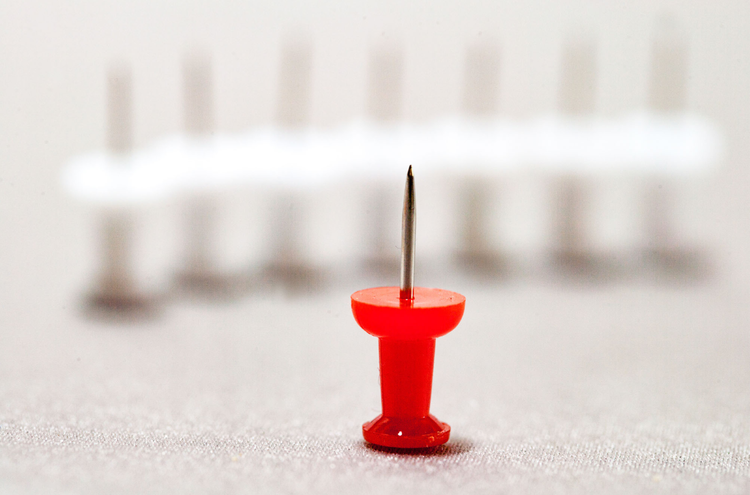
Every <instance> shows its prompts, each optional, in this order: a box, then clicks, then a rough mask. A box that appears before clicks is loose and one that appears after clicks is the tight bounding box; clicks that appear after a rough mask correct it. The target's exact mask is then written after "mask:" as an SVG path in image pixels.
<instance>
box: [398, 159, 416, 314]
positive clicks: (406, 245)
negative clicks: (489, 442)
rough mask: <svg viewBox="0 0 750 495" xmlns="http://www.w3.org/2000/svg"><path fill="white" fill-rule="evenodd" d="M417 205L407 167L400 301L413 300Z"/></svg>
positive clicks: (402, 232) (410, 173)
mask: <svg viewBox="0 0 750 495" xmlns="http://www.w3.org/2000/svg"><path fill="white" fill-rule="evenodd" d="M416 234H417V204H416V201H415V198H414V175H413V174H412V171H411V165H409V171H408V172H407V173H406V187H405V188H404V210H403V213H402V216H401V291H400V293H399V298H400V299H402V300H412V299H414V250H415V246H416V242H417V235H416Z"/></svg>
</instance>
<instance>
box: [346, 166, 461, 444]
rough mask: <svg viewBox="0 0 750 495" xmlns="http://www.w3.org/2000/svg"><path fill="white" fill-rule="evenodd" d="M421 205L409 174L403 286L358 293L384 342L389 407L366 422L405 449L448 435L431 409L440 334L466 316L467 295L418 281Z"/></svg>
mask: <svg viewBox="0 0 750 495" xmlns="http://www.w3.org/2000/svg"><path fill="white" fill-rule="evenodd" d="M415 233H416V208H415V201H414V176H413V175H412V170H411V167H409V172H408V174H407V181H406V192H405V194H404V215H403V222H402V239H401V286H400V287H377V288H373V289H365V290H361V291H357V292H355V293H354V294H352V313H353V314H354V319H355V320H356V321H357V323H358V324H359V326H361V327H362V328H363V329H364V330H365V331H366V332H367V333H369V334H370V335H374V336H375V337H378V339H380V340H379V342H380V345H379V351H380V392H381V399H382V404H383V413H382V414H380V415H379V416H378V417H377V418H375V419H374V420H372V421H370V422H369V423H365V424H364V425H363V426H362V433H363V435H364V437H365V440H367V441H368V442H370V443H373V444H375V445H381V446H384V447H395V448H403V449H414V448H425V447H435V446H438V445H442V444H444V443H445V442H447V441H448V438H449V436H450V430H451V429H450V426H448V425H447V424H446V423H442V422H440V421H439V420H438V419H437V418H435V416H433V415H432V414H430V398H431V395H432V369H433V362H434V358H435V339H436V338H437V337H441V336H443V335H445V334H446V333H448V332H450V331H451V330H453V329H454V328H456V326H457V325H458V323H459V322H460V321H461V317H462V316H463V314H464V306H465V303H466V298H465V297H464V296H462V295H461V294H458V293H456V292H451V291H447V290H442V289H426V288H423V287H414V286H413V279H414V246H415Z"/></svg>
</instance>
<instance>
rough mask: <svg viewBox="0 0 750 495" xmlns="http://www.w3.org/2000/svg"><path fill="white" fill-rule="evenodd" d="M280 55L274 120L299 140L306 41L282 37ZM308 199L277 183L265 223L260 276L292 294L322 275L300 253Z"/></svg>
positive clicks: (304, 112)
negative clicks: (267, 243) (267, 255)
mask: <svg viewBox="0 0 750 495" xmlns="http://www.w3.org/2000/svg"><path fill="white" fill-rule="evenodd" d="M280 55H281V58H280V60H279V82H278V85H279V93H278V100H277V112H276V119H277V125H278V126H279V129H280V131H281V132H283V133H285V134H287V137H288V138H289V139H300V138H301V137H302V135H303V133H304V131H305V130H306V129H307V128H309V126H310V110H311V103H312V101H311V98H312V45H311V44H310V42H309V41H307V40H306V39H304V38H299V39H294V40H287V41H286V42H285V43H284V44H283V46H282V49H281V54H280ZM309 200H310V198H309V197H308V194H307V192H306V191H299V190H294V189H292V188H291V187H290V188H288V189H283V186H282V190H281V191H279V192H278V193H277V194H276V195H274V198H273V202H274V204H273V205H272V211H273V215H272V219H271V222H269V225H270V232H269V233H270V238H271V246H272V247H271V251H272V255H271V259H270V260H269V261H268V263H267V264H266V266H265V268H264V270H263V278H264V279H266V281H267V282H271V283H280V284H281V285H282V286H283V287H284V289H286V290H287V291H289V292H292V293H304V292H307V291H310V290H312V289H314V288H316V287H318V286H319V285H320V284H321V283H322V281H323V279H324V274H323V272H322V270H321V269H320V268H319V267H316V266H314V264H313V263H312V261H310V260H309V259H308V257H307V256H306V254H305V253H306V251H307V250H308V249H309V246H308V245H306V242H305V240H304V236H303V232H304V230H305V229H304V227H305V223H306V222H307V221H308V219H307V218H306V215H307V212H308V211H309V208H307V202H308V201H309Z"/></svg>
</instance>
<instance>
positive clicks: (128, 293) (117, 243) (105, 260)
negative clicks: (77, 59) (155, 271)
mask: <svg viewBox="0 0 750 495" xmlns="http://www.w3.org/2000/svg"><path fill="white" fill-rule="evenodd" d="M107 149H108V155H109V159H110V160H111V161H112V162H113V163H112V164H111V166H113V167H118V168H120V167H128V166H130V164H129V159H130V156H131V153H132V151H133V83H132V77H131V73H130V69H129V68H128V67H126V66H123V65H118V66H116V67H112V68H111V69H110V70H109V71H108V74H107ZM102 223H103V225H102V236H103V245H102V265H101V269H100V273H99V282H98V285H97V287H96V289H95V291H94V292H93V293H92V294H90V296H89V298H88V304H89V308H90V309H91V310H93V311H94V312H96V313H108V314H113V313H116V314H120V315H122V316H144V315H147V314H153V312H154V311H153V310H154V309H155V308H154V305H153V302H154V301H153V299H152V298H150V297H147V296H146V295H145V294H144V293H143V292H142V291H141V290H140V289H139V288H138V287H137V285H136V282H135V280H134V276H133V266H132V259H131V255H132V251H133V246H132V243H133V216H132V211H129V209H128V207H127V206H125V205H113V206H110V207H108V208H106V209H105V211H104V212H103V219H102Z"/></svg>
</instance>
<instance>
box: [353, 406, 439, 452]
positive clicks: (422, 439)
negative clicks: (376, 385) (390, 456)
mask: <svg viewBox="0 0 750 495" xmlns="http://www.w3.org/2000/svg"><path fill="white" fill-rule="evenodd" d="M450 435H451V427H450V426H448V423H441V422H440V421H439V420H438V419H437V418H436V417H435V416H433V415H432V414H428V415H427V417H424V418H386V417H384V416H383V415H382V414H381V415H380V416H378V417H377V418H375V419H373V420H372V421H370V422H369V423H365V424H363V425H362V436H364V437H365V440H367V441H368V442H370V443H372V444H375V445H381V446H383V447H394V448H397V449H424V448H427V447H437V446H438V445H443V444H444V443H445V442H447V441H448V438H450Z"/></svg>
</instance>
